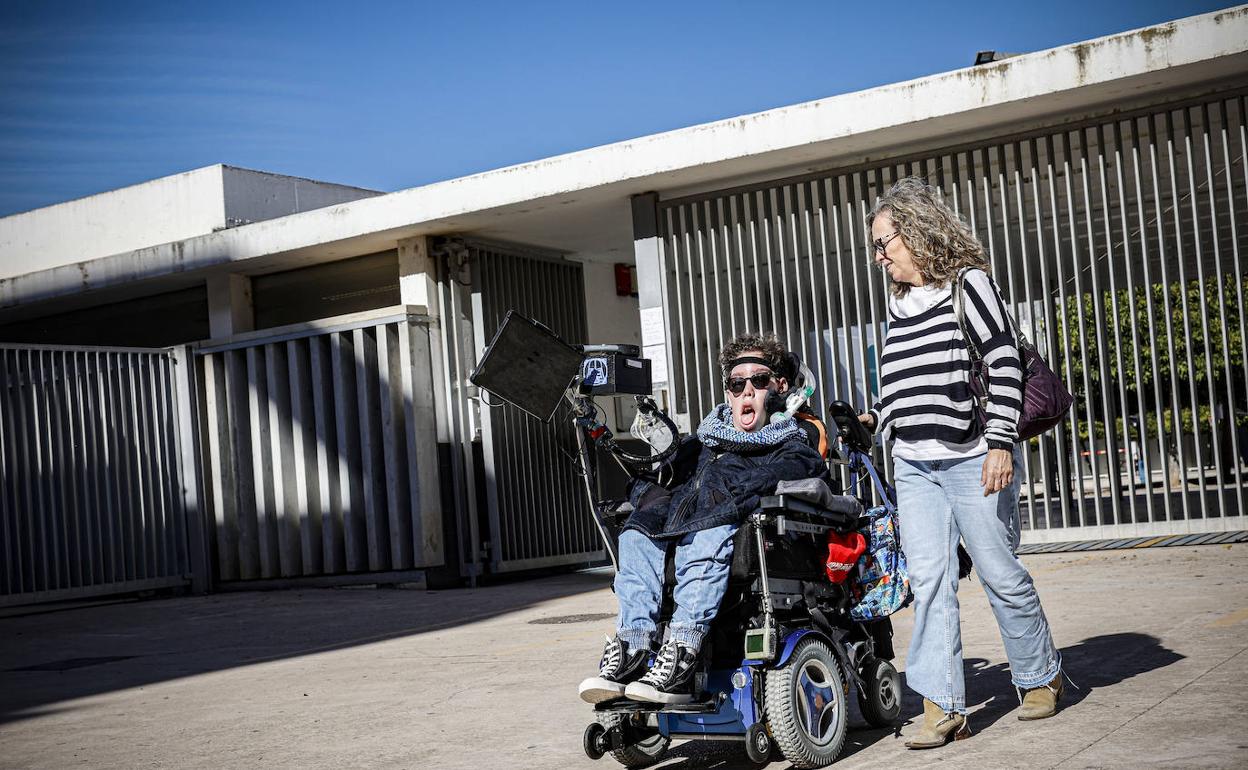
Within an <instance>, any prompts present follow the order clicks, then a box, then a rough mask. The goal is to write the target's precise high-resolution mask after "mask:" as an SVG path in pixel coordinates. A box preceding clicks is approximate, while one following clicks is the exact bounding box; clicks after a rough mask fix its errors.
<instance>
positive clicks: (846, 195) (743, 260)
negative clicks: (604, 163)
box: [659, 93, 1248, 541]
mask: <svg viewBox="0 0 1248 770" xmlns="http://www.w3.org/2000/svg"><path fill="white" fill-rule="evenodd" d="M1244 116H1245V96H1244V94H1243V93H1228V94H1225V95H1222V96H1219V97H1217V98H1213V99H1206V100H1203V101H1194V102H1188V103H1177V104H1174V105H1166V106H1159V107H1156V108H1153V109H1151V110H1142V111H1139V112H1136V113H1131V114H1125V115H1121V116H1116V117H1113V118H1106V119H1103V120H1101V121H1089V122H1087V123H1085V124H1082V125H1073V126H1070V127H1066V128H1063V129H1060V130H1053V131H1048V132H1036V133H1033V134H1029V135H1018V136H1009V137H1002V138H1001V139H999V140H995V141H989V142H984V143H979V144H976V145H969V146H955V147H950V148H948V149H944V150H940V151H936V152H931V153H927V154H924V155H920V156H913V157H903V158H898V159H891V160H888V161H884V162H879V163H873V164H871V165H866V166H862V167H857V168H848V169H844V170H838V171H831V172H827V173H823V174H812V175H808V176H804V177H799V178H792V179H782V180H777V181H775V182H770V183H760V184H757V185H753V186H750V187H744V188H736V189H732V190H723V191H718V192H711V193H706V194H700V195H696V196H690V197H685V198H679V199H672V200H667V201H660V204H659V205H660V212H659V213H660V216H659V222H660V227H661V229H662V231H663V232H662V233H661V235H662V238H661V240H662V244H663V246H662V250H661V254H662V259H663V271H664V275H663V279H664V280H663V285H664V287H665V300H664V301H665V304H666V306H667V313H666V317H667V319H668V323H669V325H670V328H669V330H668V340H669V347H668V351H667V354H668V356H669V360H668V369H669V372H670V379H671V382H670V387H671V395H672V398H673V403H674V405H675V409H676V411H677V412H678V413H679V415H678V416H679V417H680V418H681V420H682V422H683V423H684V424H685V426H687V427H696V424H697V422H698V421H699V420H700V419H701V418H702V416H703V415H705V414H706V413H707V412H708V411H709V410H710V408H711V407H712V406H713V405H714V403H716V402H717V401H718V400H720V399H721V398H722V387H721V386H720V384H719V382H718V379H719V378H718V373H717V372H716V371H715V367H714V366H713V363H712V362H713V361H714V357H715V355H716V353H717V352H718V349H719V348H720V346H722V345H723V344H724V343H725V342H727V341H728V340H729V339H730V338H731V337H733V336H734V335H736V334H738V333H741V332H744V331H747V330H749V331H774V332H776V333H777V334H779V335H780V336H781V338H782V339H783V340H784V341H785V342H786V344H787V345H788V346H789V347H790V348H791V349H792V350H795V351H798V352H799V353H800V354H801V355H802V357H803V360H805V361H806V362H807V363H808V365H810V366H811V368H812V370H814V371H816V372H817V379H818V380H819V384H820V390H819V392H817V393H816V395H815V402H816V404H817V406H818V408H819V409H820V411H822V410H823V409H825V407H826V404H827V403H828V402H829V401H830V400H832V399H834V398H842V399H845V400H847V401H850V402H852V403H854V405H855V406H857V407H858V408H860V409H863V408H866V407H867V406H869V405H870V403H871V402H872V401H874V399H875V394H876V393H877V391H878V384H877V382H876V372H877V366H878V364H877V362H878V359H879V356H880V346H881V344H882V341H883V337H884V332H885V330H886V328H887V313H886V310H885V301H886V298H887V283H886V279H885V277H884V276H883V275H882V274H880V273H878V272H876V271H873V270H872V268H871V267H870V255H869V253H868V247H867V243H868V241H869V235H868V233H867V232H866V230H865V225H864V223H863V218H864V215H865V214H866V213H867V211H868V210H869V209H870V207H871V205H872V203H873V202H874V200H875V198H876V197H877V196H878V195H879V194H881V193H882V192H883V191H884V190H885V189H886V188H887V187H888V186H889V185H891V184H892V183H893V182H894V181H896V180H897V179H898V178H900V177H902V176H906V175H917V176H921V177H923V178H925V179H926V180H927V182H928V183H929V184H932V185H934V186H936V187H938V188H939V189H941V190H942V191H943V194H944V195H945V197H946V200H947V201H948V202H949V203H950V204H951V205H952V206H953V208H954V209H955V210H957V211H958V212H959V213H960V214H961V215H962V216H963V217H964V218H965V219H966V221H967V222H968V223H969V224H970V225H971V227H972V229H974V230H975V231H976V233H977V234H978V235H979V237H980V240H981V241H982V242H983V243H984V245H985V247H986V249H987V251H988V253H989V260H990V263H991V265H992V270H993V275H994V278H995V279H996V281H997V283H998V285H999V286H1000V287H1001V290H1002V292H1003V294H1004V295H1005V297H1006V300H1007V303H1008V304H1009V305H1010V308H1011V310H1012V312H1013V313H1014V315H1015V317H1016V319H1017V320H1018V321H1019V324H1020V326H1021V327H1022V328H1023V330H1024V331H1025V332H1026V333H1027V334H1028V336H1029V337H1030V338H1031V339H1032V340H1033V342H1035V343H1036V344H1037V346H1038V347H1039V348H1040V350H1041V352H1042V354H1043V355H1045V357H1046V358H1047V359H1048V360H1049V361H1050V362H1051V363H1052V364H1053V365H1054V367H1055V369H1056V370H1057V371H1058V372H1059V373H1060V374H1061V375H1062V376H1063V377H1064V378H1065V380H1066V382H1067V385H1068V387H1069V388H1070V389H1071V391H1072V392H1074V393H1075V394H1076V404H1075V407H1074V408H1073V409H1072V410H1071V414H1070V418H1069V419H1068V420H1067V421H1065V422H1064V423H1063V425H1061V426H1059V427H1058V428H1057V429H1054V430H1053V431H1051V432H1049V433H1048V434H1045V435H1044V436H1042V437H1040V438H1039V439H1037V440H1033V441H1031V442H1029V444H1028V446H1027V448H1028V451H1027V452H1026V453H1025V458H1026V479H1025V480H1024V482H1023V497H1022V504H1023V518H1024V526H1025V527H1026V528H1027V533H1026V535H1025V538H1026V539H1027V540H1030V541H1042V540H1057V539H1068V538H1071V537H1076V536H1078V537H1090V536H1107V537H1108V536H1115V535H1124V536H1125V535H1132V534H1166V533H1171V532H1187V531H1205V530H1216V529H1224V528H1227V527H1230V526H1242V525H1243V521H1244V519H1243V516H1244V494H1245V489H1244V487H1245V483H1246V482H1248V466H1246V465H1245V462H1246V461H1245V450H1246V449H1248V447H1245V444H1246V443H1248V393H1246V392H1245V390H1246V387H1248V343H1246V342H1245V325H1246V321H1248V319H1246V316H1245V311H1246V308H1245V301H1244V294H1245V292H1246V291H1248V274H1246V273H1245V272H1244V266H1243V264H1242V261H1241V252H1242V251H1243V249H1244V244H1243V237H1244V236H1243V232H1242V231H1243V222H1244V221H1245V217H1246V215H1248V205H1246V202H1245V201H1246V196H1248V165H1246V164H1245V153H1246V152H1248V131H1246V129H1245V125H1244ZM825 416H826V415H825ZM881 459H883V460H884V461H885V465H886V466H887V465H890V463H888V458H887V455H884V456H883V457H882V458H881ZM889 473H890V474H891V468H889Z"/></svg>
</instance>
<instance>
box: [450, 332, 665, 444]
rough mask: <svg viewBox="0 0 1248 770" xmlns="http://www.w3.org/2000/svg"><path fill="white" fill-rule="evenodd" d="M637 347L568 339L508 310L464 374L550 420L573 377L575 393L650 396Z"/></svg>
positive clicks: (646, 366)
mask: <svg viewBox="0 0 1248 770" xmlns="http://www.w3.org/2000/svg"><path fill="white" fill-rule="evenodd" d="M640 353H641V350H640V348H638V347H637V346H636V345H583V346H574V345H569V344H568V343H566V342H564V341H563V340H562V339H560V338H559V337H558V335H556V334H555V333H554V332H552V331H551V330H550V329H548V328H546V327H545V326H543V325H541V324H540V323H538V322H536V321H534V320H532V319H529V318H525V317H524V316H522V315H520V314H519V313H517V312H516V311H515V310H509V311H507V315H506V316H504V317H503V323H502V325H501V326H499V328H498V332H497V333H496V334H495V335H494V339H493V340H491V341H490V344H489V345H488V346H487V347H486V349H485V353H484V354H482V356H481V362H480V363H479V364H477V368H476V369H475V370H474V371H473V373H472V374H471V375H470V376H469V377H468V379H469V381H470V382H472V384H474V385H476V386H477V387H479V388H481V389H482V390H485V391H488V392H489V393H491V394H493V395H495V396H497V397H498V398H500V399H502V400H503V401H506V402H507V403H509V404H512V405H513V406H516V407H518V408H520V409H522V410H524V411H525V412H528V413H529V414H531V415H533V416H534V417H536V418H537V419H539V420H541V421H542V422H549V421H550V418H551V417H553V416H554V414H555V410H556V409H558V407H559V404H560V402H562V401H563V399H564V397H565V394H566V393H567V390H568V388H570V387H572V386H573V384H574V383H576V385H577V391H576V394H577V395H579V396H629V395H631V396H649V395H650V393H651V391H652V389H653V383H652V382H651V374H650V361H649V360H648V359H645V358H642V357H641V356H640V355H639V354H640Z"/></svg>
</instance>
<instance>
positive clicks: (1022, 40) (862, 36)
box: [0, 0, 1227, 215]
mask: <svg viewBox="0 0 1248 770" xmlns="http://www.w3.org/2000/svg"><path fill="white" fill-rule="evenodd" d="M1226 5H1227V4H1226V3H1224V2H1223V3H1202V2H1154V1H1152V0H1140V1H1138V2H1114V3H1098V2H1087V1H1086V0H1085V1H1084V2H1070V1H1068V0H1048V1H1047V2H1019V3H1010V2H997V3H982V2H948V3H930V2H925V3H905V2H892V3H852V4H851V3H844V2H832V1H831V0H828V1H826V2H788V3H778V2H776V3H771V2H688V3H681V2H675V1H674V0H673V1H672V2H656V3H651V2H644V1H643V0H634V2H630V3H594V2H580V3H570V2H534V3H523V2H480V3H471V2H461V3H455V4H452V3H445V2H444V3H421V2H364V1H363V0H357V2H332V3H331V2H289V1H288V0H269V1H268V2H264V3H259V2H248V3H242V2H197V3H192V2H127V1H126V0H110V2H57V1H56V0H47V1H45V2H26V1H24V0H4V1H3V3H0V215H4V214H11V213H14V212H18V211H23V210H26V209H31V208H36V207H39V206H45V205H48V204H51V203H56V202H59V201H64V200H69V199H72V198H77V197H81V196H83V195H90V194H92V193H96V192H102V191H104V190H110V189H114V188H117V187H121V186H124V185H127V184H133V183H135V182H141V181H144V180H147V179H153V178H155V177H159V176H164V175H167V174H172V173H177V172H179V171H186V170H188V169H192V168H197V167H199V166H205V165H209V164H212V163H228V164H233V165H238V166H245V167H248V168H256V169H262V170H266V171H275V172H280V173H286V174H294V175H298V176H306V177H312V178H314V179H324V180H327V181H333V182H341V183H344V184H354V185H359V186H362V187H371V188H375V189H380V190H397V189H402V188H405V187H413V186H416V185H420V184H425V183H428V182H433V181H437V180H440V179H448V178H452V177H456V176H462V175H465V174H470V173H473V172H477V171H483V170H486V169H490V168H497V167H500V166H505V165H510V164H513V163H520V162H523V161H527V160H533V159H535V158H541V157H546V156H549V155H555V154H559V153H562V152H569V151H573V150H578V149H583V148H586V147H593V146H596V145H600V144H606V143H609V142H614V141H618V140H621V139H628V138H631V137H636V136H642V135H645V134H650V133H655V132H658V131H665V130H668V129H673V128H680V127H682V126H688V125H693V124H695V123H702V122H706V121H710V120H716V119H719V118H725V117H730V116H733V115H740V114H743V113H748V112H755V111H758V110H764V109H767V108H769V107H776V106H780V105H785V104H793V103H797V102H802V101H807V100H811V99H817V98H820V97H825V96H830V95H833V94H838V93H844V92H847V91H854V90H858V89H862V88H869V87H871V86H875V85H880V84H884V83H891V82H895V81H899V80H906V79H909V78H913V77H919V76H922V75H927V74H931V73H934V72H943V71H946V70H951V69H957V68H960V67H964V66H967V65H969V64H970V63H971V62H972V60H973V58H974V54H975V51H976V50H979V49H996V50H1002V51H1035V50H1040V49H1044V48H1051V47H1053V46H1057V45H1062V44H1065V43H1070V42H1075V41H1079V40H1086V39H1088V38H1093V37H1099V36H1101V35H1106V34H1111V33H1113V32H1119V31H1123V30H1127V29H1132V28H1135V27H1141V26H1146V25H1148V24H1153V23H1156V22H1159V21H1165V20H1169V19H1174V18H1179V17H1182V16H1190V15H1193V14H1197V13H1204V12H1207V11H1211V10H1215V9H1218V8H1221V7H1226Z"/></svg>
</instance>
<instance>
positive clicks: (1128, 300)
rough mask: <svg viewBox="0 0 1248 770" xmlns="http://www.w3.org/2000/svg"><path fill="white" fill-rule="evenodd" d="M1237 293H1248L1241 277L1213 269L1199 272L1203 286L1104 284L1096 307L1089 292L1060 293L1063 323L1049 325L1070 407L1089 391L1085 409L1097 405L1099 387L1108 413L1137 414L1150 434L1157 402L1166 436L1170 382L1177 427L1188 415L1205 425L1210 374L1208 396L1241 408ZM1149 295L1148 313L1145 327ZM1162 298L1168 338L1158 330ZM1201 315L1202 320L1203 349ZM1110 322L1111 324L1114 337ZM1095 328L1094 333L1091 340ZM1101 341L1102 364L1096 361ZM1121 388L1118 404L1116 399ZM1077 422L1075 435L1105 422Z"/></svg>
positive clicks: (1097, 431) (1162, 325)
mask: <svg viewBox="0 0 1248 770" xmlns="http://www.w3.org/2000/svg"><path fill="white" fill-rule="evenodd" d="M1238 292H1242V293H1243V294H1245V295H1248V276H1236V275H1225V276H1214V277H1211V278H1206V279H1205V280H1204V282H1203V285H1202V282H1200V281H1195V280H1193V281H1188V282H1186V283H1180V282H1177V281H1176V282H1174V283H1171V284H1169V285H1166V284H1161V283H1156V284H1153V285H1151V286H1148V287H1138V288H1134V289H1119V290H1118V291H1117V292H1110V291H1105V292H1103V293H1102V295H1101V307H1100V308H1099V309H1098V308H1097V307H1096V305H1095V303H1094V301H1093V295H1092V294H1091V293H1085V294H1083V295H1077V296H1072V297H1067V298H1066V301H1065V304H1064V307H1062V312H1063V313H1064V315H1065V319H1066V325H1065V330H1064V332H1063V327H1062V325H1061V324H1058V325H1057V328H1056V329H1055V330H1054V331H1055V333H1056V334H1055V336H1056V342H1057V348H1056V354H1055V355H1054V356H1053V358H1054V359H1055V360H1056V363H1058V364H1059V366H1060V370H1061V372H1062V373H1063V375H1069V379H1070V382H1071V383H1072V385H1073V393H1074V396H1075V408H1076V409H1078V410H1079V413H1080V414H1083V413H1084V411H1083V406H1084V404H1085V401H1086V399H1088V398H1093V399H1095V401H1094V405H1093V411H1095V412H1099V411H1101V409H1100V408H1099V407H1100V399H1101V397H1102V394H1103V393H1104V394H1107V395H1108V396H1109V398H1110V402H1111V404H1113V407H1114V410H1115V413H1121V412H1122V411H1125V412H1126V413H1127V414H1139V413H1142V414H1143V415H1144V421H1145V431H1146V432H1147V434H1148V435H1150V436H1155V435H1157V429H1158V425H1157V411H1158V409H1157V408H1158V406H1160V408H1161V413H1162V426H1161V429H1162V430H1163V431H1164V432H1165V433H1166V434H1167V435H1173V432H1174V421H1175V415H1174V413H1173V409H1172V408H1171V406H1172V402H1171V400H1170V397H1171V393H1172V392H1173V391H1174V390H1176V389H1177V390H1178V392H1179V393H1180V397H1179V403H1180V405H1181V408H1180V414H1179V417H1178V421H1179V424H1180V428H1181V429H1182V431H1183V432H1184V433H1191V432H1193V431H1194V430H1195V428H1196V422H1199V423H1200V424H1201V425H1211V421H1212V418H1213V406H1214V405H1213V404H1211V403H1210V400H1209V386H1208V383H1209V380H1210V379H1212V380H1213V382H1214V401H1215V402H1216V403H1221V404H1223V405H1224V406H1229V407H1236V406H1238V408H1239V409H1240V410H1243V409H1244V407H1245V405H1246V404H1248V398H1246V397H1245V382H1244V358H1243V351H1244V338H1243V334H1244V319H1243V318H1242V317H1241V313H1240V306H1239V300H1238V297H1239V296H1240V295H1239V293H1238ZM1150 298H1151V300H1152V303H1151V309H1152V314H1153V316H1154V318H1153V321H1152V326H1151V328H1152V331H1151V333H1150V324H1149V315H1150V314H1149V310H1150V306H1149V299H1150ZM1115 299H1116V300H1117V303H1116V304H1115V302H1114V300H1115ZM1167 299H1168V300H1169V322H1170V332H1169V338H1168V337H1167V330H1166V320H1167V318H1166V311H1167V304H1166V301H1167ZM1098 310H1099V312H1098ZM1115 310H1116V311H1117V312H1116V314H1115ZM1202 314H1204V315H1205V317H1207V319H1208V353H1206V344H1205V333H1206V329H1205V325H1204V323H1203V322H1202ZM1223 314H1224V315H1225V320H1226V325H1225V335H1224V333H1223V324H1222V318H1223ZM1185 318H1186V321H1187V325H1186V327H1185V326H1184V319H1185ZM1133 320H1134V323H1135V328H1136V330H1137V334H1138V336H1139V339H1140V349H1139V350H1138V354H1139V355H1138V359H1139V360H1138V362H1137V360H1136V358H1137V356H1136V353H1137V350H1136V348H1135V344H1134V341H1133V339H1132V333H1131V330H1132V321H1133ZM1115 325H1116V326H1117V328H1118V334H1117V335H1116V336H1115V334H1114V329H1113V327H1114V326H1115ZM1098 327H1099V328H1100V333H1101V342H1099V343H1098V340H1097V329H1098ZM1224 336H1225V339H1224ZM1102 345H1103V350H1104V357H1105V361H1104V364H1105V365H1104V366H1102V365H1101V364H1102V361H1101V357H1102V349H1101V346H1102ZM1172 348H1173V349H1172ZM1067 351H1069V355H1067ZM1172 354H1173V355H1172ZM1189 355H1190V357H1191V362H1190V365H1189V361H1188V358H1189ZM1154 357H1155V358H1156V366H1155V367H1154ZM1228 359H1229V364H1230V377H1231V383H1230V385H1231V394H1232V395H1231V404H1230V405H1226V403H1225V402H1226V400H1227V384H1226V376H1227V363H1228ZM1137 363H1138V366H1139V369H1138V371H1137V369H1136V367H1137ZM1085 374H1086V375H1087V381H1086V383H1085V380H1084V375H1085ZM1193 384H1195V385H1196V404H1195V409H1193V408H1192V407H1193V404H1192V403H1191V398H1190V392H1191V386H1192V385H1193ZM1158 392H1160V395H1161V400H1162V403H1161V404H1160V405H1159V404H1157V394H1158ZM1123 393H1125V398H1126V403H1125V404H1121V403H1119V402H1120V401H1121V399H1122V394H1123ZM1124 406H1125V407H1126V408H1125V410H1124V409H1123V408H1122V407H1124ZM1234 420H1235V423H1236V424H1242V423H1243V422H1245V421H1248V415H1245V414H1243V413H1237V414H1235V416H1234ZM1078 424H1079V432H1080V438H1085V439H1086V438H1087V437H1088V431H1089V430H1091V431H1092V432H1093V435H1095V436H1097V437H1103V436H1104V435H1105V425H1104V423H1103V422H1101V421H1099V420H1098V421H1096V423H1095V424H1093V425H1088V424H1086V423H1085V422H1084V421H1082V420H1081V421H1079V423H1078Z"/></svg>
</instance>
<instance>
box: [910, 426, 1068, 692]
mask: <svg viewBox="0 0 1248 770" xmlns="http://www.w3.org/2000/svg"><path fill="white" fill-rule="evenodd" d="M986 457H987V454H980V455H975V456H973V457H966V458H959V459H953V460H927V461H917V460H904V459H901V458H897V459H896V460H895V463H894V466H893V469H894V472H895V474H894V475H895V479H896V483H897V508H898V518H899V520H900V522H901V547H902V550H903V551H905V554H906V561H907V563H908V565H909V568H910V587H911V589H912V590H913V591H914V635H913V637H912V638H911V640H910V652H909V654H908V656H907V658H906V683H907V685H909V687H910V688H911V689H912V690H914V691H915V692H917V693H919V694H920V695H922V696H923V697H924V698H927V699H928V700H930V701H932V702H933V703H935V704H937V705H938V706H940V707H941V708H942V709H944V710H945V711H959V712H965V711H966V683H965V681H964V679H963V674H962V631H961V622H960V619H959V615H958V558H957V547H958V539H959V538H961V539H962V541H963V542H964V543H965V544H966V550H967V552H968V553H969V554H970V555H971V559H972V560H973V561H974V562H975V572H976V574H977V575H978V576H979V581H980V583H982V584H983V586H984V592H985V593H986V594H988V603H989V604H990V605H991V606H992V611H993V614H994V615H995V616H996V619H997V626H998V627H999V628H1000V631H1001V640H1002V642H1004V644H1005V654H1006V658H1007V659H1008V660H1009V664H1010V677H1011V679H1012V680H1013V682H1014V685H1015V686H1016V687H1019V688H1023V689H1030V688H1033V687H1039V686H1040V685H1042V684H1045V683H1047V682H1049V681H1050V680H1052V679H1053V677H1054V676H1056V675H1057V673H1058V671H1059V670H1060V669H1061V664H1062V661H1061V655H1060V653H1059V652H1058V651H1057V648H1056V647H1055V646H1054V644H1053V635H1052V633H1051V632H1050V631H1049V622H1048V620H1047V619H1046V618H1045V616H1044V609H1043V608H1042V607H1041V606H1040V597H1039V595H1037V593H1036V587H1035V584H1034V583H1033V582H1032V579H1031V574H1030V573H1029V572H1027V568H1026V567H1024V566H1023V564H1022V562H1020V561H1019V560H1018V557H1017V556H1016V555H1015V550H1016V549H1017V548H1018V540H1019V511H1018V490H1019V483H1020V479H1021V477H1022V473H1023V469H1022V467H1021V465H1022V464H1021V462H1020V453H1019V450H1018V449H1017V448H1016V449H1015V451H1014V481H1013V483H1012V484H1011V485H1010V486H1008V487H1006V488H1005V489H1003V490H1001V491H1000V492H997V493H994V494H991V495H988V496H986V497H985V496H984V488H983V485H982V484H981V483H980V474H981V472H982V470H983V465H984V459H985V458H986Z"/></svg>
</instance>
